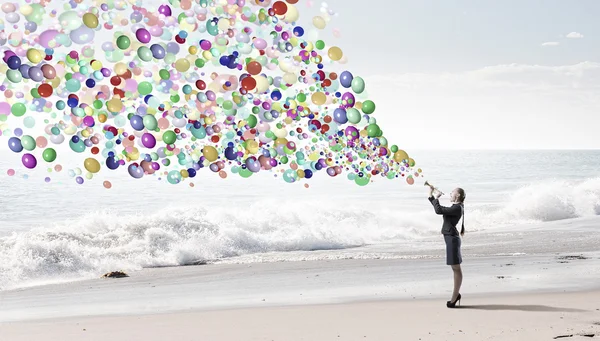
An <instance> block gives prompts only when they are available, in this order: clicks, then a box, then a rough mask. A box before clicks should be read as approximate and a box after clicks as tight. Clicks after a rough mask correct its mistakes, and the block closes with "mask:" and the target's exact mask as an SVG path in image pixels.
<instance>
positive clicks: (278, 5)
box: [273, 1, 288, 15]
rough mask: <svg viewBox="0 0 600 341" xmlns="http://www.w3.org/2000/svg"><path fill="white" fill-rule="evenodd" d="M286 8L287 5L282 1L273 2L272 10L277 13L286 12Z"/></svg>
mask: <svg viewBox="0 0 600 341" xmlns="http://www.w3.org/2000/svg"><path fill="white" fill-rule="evenodd" d="M287 10H288V8H287V5H286V4H285V2H283V1H276V2H275V3H274V4H273V11H274V12H275V14H277V15H284V14H285V13H287Z"/></svg>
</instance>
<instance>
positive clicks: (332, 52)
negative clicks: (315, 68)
mask: <svg viewBox="0 0 600 341" xmlns="http://www.w3.org/2000/svg"><path fill="white" fill-rule="evenodd" d="M327 55H328V56H329V58H331V60H336V61H337V60H340V59H342V57H343V56H344V53H343V52H342V49H340V48H339V47H337V46H333V47H331V48H329V51H328V52H327Z"/></svg>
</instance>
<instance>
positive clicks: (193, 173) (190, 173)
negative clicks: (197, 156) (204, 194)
mask: <svg viewBox="0 0 600 341" xmlns="http://www.w3.org/2000/svg"><path fill="white" fill-rule="evenodd" d="M187 172H188V175H189V177H190V178H193V177H195V176H196V170H195V169H194V168H188V170H187Z"/></svg>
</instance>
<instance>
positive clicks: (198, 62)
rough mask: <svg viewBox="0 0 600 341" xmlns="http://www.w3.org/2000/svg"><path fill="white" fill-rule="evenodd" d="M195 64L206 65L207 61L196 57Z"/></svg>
mask: <svg viewBox="0 0 600 341" xmlns="http://www.w3.org/2000/svg"><path fill="white" fill-rule="evenodd" d="M194 64H195V65H196V67H204V64H205V62H204V59H201V58H198V59H196V61H195V62H194Z"/></svg>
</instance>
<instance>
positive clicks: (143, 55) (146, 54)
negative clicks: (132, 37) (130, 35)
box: [137, 46, 152, 62]
mask: <svg viewBox="0 0 600 341" xmlns="http://www.w3.org/2000/svg"><path fill="white" fill-rule="evenodd" d="M137 55H138V57H139V58H140V59H141V60H143V61H145V62H149V61H151V60H152V50H150V48H148V47H146V46H140V47H139V48H138V50H137Z"/></svg>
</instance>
